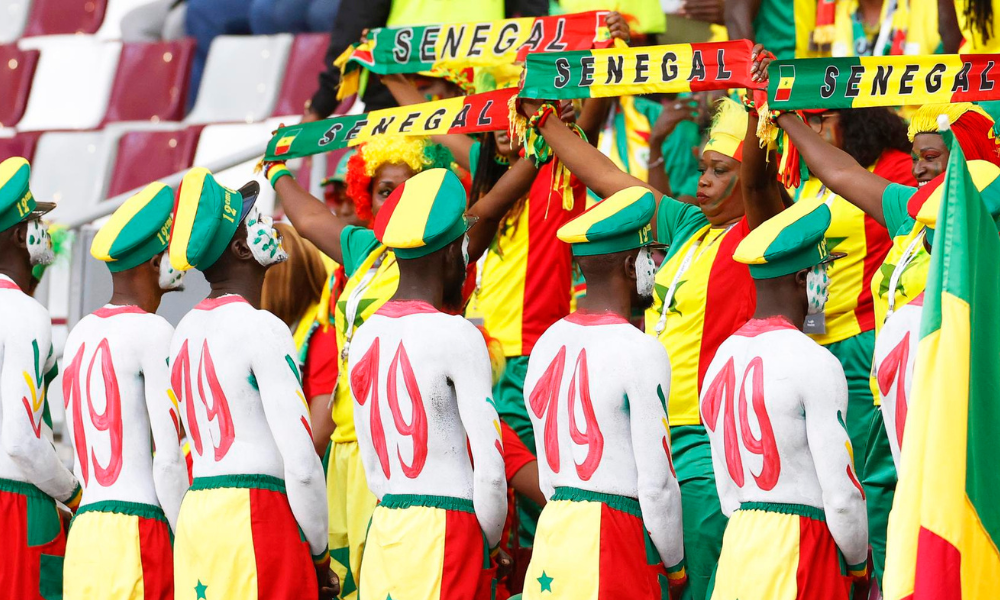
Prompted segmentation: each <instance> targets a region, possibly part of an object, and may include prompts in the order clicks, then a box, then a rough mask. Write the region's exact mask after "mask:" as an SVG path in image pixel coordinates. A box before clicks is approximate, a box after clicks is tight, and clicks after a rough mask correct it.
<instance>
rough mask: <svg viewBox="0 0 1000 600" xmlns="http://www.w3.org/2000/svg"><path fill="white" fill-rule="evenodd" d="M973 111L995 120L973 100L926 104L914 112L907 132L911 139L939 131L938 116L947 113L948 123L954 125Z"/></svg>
mask: <svg viewBox="0 0 1000 600" xmlns="http://www.w3.org/2000/svg"><path fill="white" fill-rule="evenodd" d="M969 111H972V112H975V113H979V114H981V115H983V116H984V117H986V118H987V119H989V120H991V121H992V120H993V118H992V117H990V115H989V114H988V113H987V112H986V111H985V110H983V109H982V108H980V107H979V106H977V105H975V104H973V103H971V102H955V103H953V104H925V105H924V106H921V107H920V108H919V109H918V110H917V112H916V113H914V114H913V118H912V119H911V120H910V128H909V130H908V131H907V132H906V134H907V136H908V137H909V138H910V141H911V142H912V141H913V138H914V137H916V136H917V134H920V133H937V132H938V120H937V118H938V116H939V115H945V116H946V117H948V124H950V125H954V124H955V121H957V120H959V119H960V118H961V117H962V115H964V114H965V113H967V112H969Z"/></svg>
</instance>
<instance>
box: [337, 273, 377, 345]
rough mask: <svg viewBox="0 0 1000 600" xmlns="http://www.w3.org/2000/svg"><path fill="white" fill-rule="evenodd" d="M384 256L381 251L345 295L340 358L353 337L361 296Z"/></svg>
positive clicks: (373, 277)
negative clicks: (344, 319) (342, 340)
mask: <svg viewBox="0 0 1000 600" xmlns="http://www.w3.org/2000/svg"><path fill="white" fill-rule="evenodd" d="M384 258H385V254H384V253H383V254H382V255H380V256H379V257H378V258H376V259H375V262H374V263H372V266H371V267H370V268H369V269H368V272H367V273H365V276H364V277H362V278H361V281H359V282H358V285H357V287H355V288H354V289H353V290H351V294H350V295H349V296H348V297H347V306H346V307H344V316H345V317H346V318H347V323H345V324H344V348H343V350H341V351H340V358H341V359H342V360H343V359H346V358H347V353H348V351H349V350H350V349H351V338H353V337H354V329H355V327H354V322H355V320H356V319H357V316H358V306H360V305H361V297H362V296H364V294H365V291H366V290H367V289H368V287H369V286H370V285H371V283H372V280H373V279H375V275H376V274H377V273H378V270H379V267H381V266H382V259H384Z"/></svg>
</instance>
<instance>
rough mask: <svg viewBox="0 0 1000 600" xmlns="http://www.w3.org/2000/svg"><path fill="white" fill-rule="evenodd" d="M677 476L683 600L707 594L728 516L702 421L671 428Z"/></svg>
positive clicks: (698, 598) (671, 446)
mask: <svg viewBox="0 0 1000 600" xmlns="http://www.w3.org/2000/svg"><path fill="white" fill-rule="evenodd" d="M670 448H671V452H672V453H673V459H674V468H675V469H676V470H677V480H678V481H679V482H680V484H681V509H682V510H683V512H684V559H685V561H686V562H687V574H688V585H687V587H686V588H685V589H684V595H683V596H682V598H684V600H705V599H706V598H708V593H709V581H710V580H711V579H712V575H713V574H714V573H715V567H716V565H718V563H719V555H720V554H721V553H722V536H723V534H724V533H725V532H726V523H727V522H728V519H726V517H725V516H723V514H722V507H721V505H720V504H719V491H718V489H717V488H716V487H715V471H714V470H713V468H712V448H711V445H710V443H709V441H708V433H707V432H706V431H705V428H704V427H702V426H701V425H680V426H676V427H671V428H670Z"/></svg>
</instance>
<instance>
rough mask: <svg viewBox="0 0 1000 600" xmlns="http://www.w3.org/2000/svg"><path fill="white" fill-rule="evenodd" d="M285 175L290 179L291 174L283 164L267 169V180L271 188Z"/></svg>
mask: <svg viewBox="0 0 1000 600" xmlns="http://www.w3.org/2000/svg"><path fill="white" fill-rule="evenodd" d="M286 175H287V176H289V177H292V172H291V171H289V170H288V167H286V166H285V163H276V164H274V165H271V166H270V167H269V168H268V169H267V180H268V181H270V182H271V187H272V188H273V187H274V186H275V184H276V183H278V180H279V179H281V178H282V177H284V176H286ZM293 179H294V177H293Z"/></svg>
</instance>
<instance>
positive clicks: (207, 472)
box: [170, 295, 328, 556]
mask: <svg viewBox="0 0 1000 600" xmlns="http://www.w3.org/2000/svg"><path fill="white" fill-rule="evenodd" d="M295 356H296V352H295V343H294V342H293V341H292V336H291V334H290V333H289V331H288V327H287V326H286V325H285V324H284V323H282V322H281V321H280V320H279V319H278V318H277V317H275V316H274V315H272V314H271V313H269V312H267V311H263V310H255V309H254V308H253V307H252V306H250V304H249V303H247V301H246V300H244V299H243V298H242V297H240V296H237V295H227V296H223V297H221V298H216V299H207V300H203V301H202V302H201V303H200V304H198V305H197V306H196V307H195V308H194V310H192V311H191V312H189V313H188V314H187V315H185V316H184V318H183V319H181V322H180V323H179V324H178V325H177V330H176V331H175V332H174V337H173V340H172V341H171V343H170V369H171V372H170V383H171V388H172V389H173V392H174V394H175V395H176V398H177V400H178V403H179V405H180V412H181V420H182V421H183V422H184V428H185V430H186V432H187V435H188V438H189V439H190V441H191V447H192V453H191V454H192V459H193V463H194V477H195V478H199V477H213V476H218V475H253V474H260V475H271V476H273V477H277V478H279V479H283V480H284V482H285V489H286V491H287V493H288V503H289V505H290V506H291V509H292V514H293V515H294V516H295V520H296V522H297V523H298V525H299V527H300V528H301V529H302V531H303V532H304V533H305V537H306V540H307V541H308V542H309V548H310V550H311V552H312V554H313V556H318V555H320V554H321V553H322V552H323V551H324V550H325V549H326V547H327V541H328V540H327V538H328V531H327V519H328V515H327V504H326V483H325V480H324V477H323V467H322V465H321V464H320V461H319V457H318V456H317V455H316V451H315V449H314V447H313V442H312V431H311V429H310V426H309V412H308V407H307V405H306V401H305V398H304V396H303V395H302V387H301V383H300V374H299V369H298V366H297V363H296V360H295Z"/></svg>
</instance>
